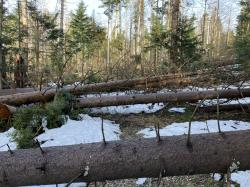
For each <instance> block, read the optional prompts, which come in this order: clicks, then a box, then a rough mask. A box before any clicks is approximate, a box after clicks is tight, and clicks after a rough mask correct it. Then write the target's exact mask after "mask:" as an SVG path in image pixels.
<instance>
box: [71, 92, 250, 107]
mask: <svg viewBox="0 0 250 187" xmlns="http://www.w3.org/2000/svg"><path fill="white" fill-rule="evenodd" d="M217 97H219V98H225V99H233V98H242V97H250V89H249V88H248V89H242V90H238V89H228V90H217V91H213V90H209V91H196V92H195V91H190V92H168V93H150V94H134V95H123V96H103V97H92V98H80V99H78V100H77V103H76V104H75V106H76V107H84V108H91V107H104V106H118V105H133V104H148V103H161V102H168V103H178V102H187V101H188V102H196V101H199V100H203V99H217Z"/></svg>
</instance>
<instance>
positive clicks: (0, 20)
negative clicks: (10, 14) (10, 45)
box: [0, 0, 4, 90]
mask: <svg viewBox="0 0 250 187" xmlns="http://www.w3.org/2000/svg"><path fill="white" fill-rule="evenodd" d="M3 14H4V12H3V0H1V1H0V39H1V38H2V33H3ZM2 78H3V45H2V42H1V41H0V90H1V89H2V88H3V81H2Z"/></svg>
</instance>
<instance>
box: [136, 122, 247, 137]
mask: <svg viewBox="0 0 250 187" xmlns="http://www.w3.org/2000/svg"><path fill="white" fill-rule="evenodd" d="M188 126H189V122H184V123H173V124H171V125H169V126H166V127H165V128H163V129H160V134H161V136H175V135H183V134H187V133H188ZM220 127H221V130H222V131H224V132H226V131H236V130H238V131H239V130H248V129H250V123H249V122H243V121H233V120H230V121H220ZM209 132H218V124H217V120H208V121H193V122H192V128H191V133H192V134H202V133H209ZM138 134H142V135H143V137H144V138H153V137H156V135H155V130H154V127H151V128H145V129H143V130H141V131H140V132H138Z"/></svg>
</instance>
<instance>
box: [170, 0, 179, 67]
mask: <svg viewBox="0 0 250 187" xmlns="http://www.w3.org/2000/svg"><path fill="white" fill-rule="evenodd" d="M171 3H172V23H171V49H170V60H171V62H172V63H173V64H176V63H177V58H178V55H177V54H178V51H177V48H178V41H177V40H176V36H177V35H178V34H179V33H177V29H178V21H179V16H180V0H171Z"/></svg>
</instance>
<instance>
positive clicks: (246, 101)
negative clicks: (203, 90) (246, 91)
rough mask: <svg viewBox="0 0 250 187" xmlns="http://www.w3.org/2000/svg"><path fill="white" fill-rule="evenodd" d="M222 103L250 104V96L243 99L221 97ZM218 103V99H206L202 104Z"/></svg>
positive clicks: (220, 101)
mask: <svg viewBox="0 0 250 187" xmlns="http://www.w3.org/2000/svg"><path fill="white" fill-rule="evenodd" d="M219 103H220V105H232V104H249V105H250V97H245V98H242V99H232V100H228V99H219ZM212 105H217V99H212V100H205V101H204V102H203V104H202V106H212Z"/></svg>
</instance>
